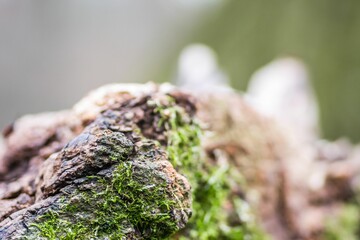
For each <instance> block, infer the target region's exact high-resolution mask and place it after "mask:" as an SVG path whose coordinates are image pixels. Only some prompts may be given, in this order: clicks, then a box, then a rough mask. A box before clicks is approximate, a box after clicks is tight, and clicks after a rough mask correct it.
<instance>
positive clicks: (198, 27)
mask: <svg viewBox="0 0 360 240" xmlns="http://www.w3.org/2000/svg"><path fill="white" fill-rule="evenodd" d="M359 13H360V1H358V0H342V1H338V0H319V1H313V0H273V1H269V0H234V1H229V0H228V1H226V0H222V1H221V0H196V1H194V0H173V1H166V0H152V1H148V0H137V1H134V0H102V1H96V0H75V1H74V0H63V1H55V0H50V1H49V0H48V1H31V0H21V1H13V0H0V128H3V127H4V126H5V125H6V124H9V123H11V122H12V121H14V120H15V119H16V118H18V117H20V116H22V115H24V114H26V113H36V112H42V111H55V110H60V109H64V108H69V107H71V106H72V105H73V104H74V103H75V102H76V101H78V100H79V99H80V98H81V97H83V95H84V94H86V93H87V92H88V91H90V90H92V89H94V88H96V87H98V86H101V85H103V84H106V83H113V82H147V81H155V82H167V81H172V80H173V79H174V78H176V74H177V61H178V57H179V55H180V53H181V50H182V49H183V48H184V47H185V46H187V45H188V44H190V43H194V42H195V43H203V44H206V45H208V46H209V47H211V48H212V49H213V50H214V52H215V53H216V54H217V56H218V64H219V65H220V68H221V70H222V72H223V73H224V74H225V75H227V77H228V78H229V80H230V84H231V86H232V87H234V88H236V89H238V90H240V91H241V90H242V91H244V90H245V89H246V87H247V85H248V81H249V79H250V78H251V76H252V74H253V73H254V72H255V71H256V70H257V69H259V68H260V67H262V66H264V65H266V64H268V63H269V62H271V61H272V60H274V59H275V58H278V57H283V56H294V57H297V58H298V59H301V60H302V61H303V62H304V63H305V64H306V66H307V67H308V70H309V74H310V79H311V83H312V85H313V87H314V89H315V93H316V96H317V99H318V101H319V106H320V118H321V127H322V133H323V136H324V137H326V138H329V139H336V138H339V137H342V136H346V137H348V138H350V139H351V140H352V141H355V142H358V141H359V140H360V124H359V123H360V107H359V106H358V104H359V103H360V93H359V92H360V14H359Z"/></svg>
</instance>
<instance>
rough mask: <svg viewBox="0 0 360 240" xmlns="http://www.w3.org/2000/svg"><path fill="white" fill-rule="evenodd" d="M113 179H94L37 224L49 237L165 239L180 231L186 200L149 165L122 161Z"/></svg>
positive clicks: (86, 182) (115, 170)
mask: <svg viewBox="0 0 360 240" xmlns="http://www.w3.org/2000/svg"><path fill="white" fill-rule="evenodd" d="M111 175H112V176H111V177H110V178H108V177H104V176H93V177H89V178H87V179H86V180H84V181H85V182H84V183H82V186H85V187H83V189H82V188H76V190H75V191H74V192H73V193H71V196H67V197H66V199H69V200H67V201H66V202H59V208H58V209H55V210H53V211H49V212H47V213H46V214H44V215H43V216H42V217H40V218H39V219H38V223H36V224H33V225H32V227H33V228H36V231H35V232H36V233H37V234H36V236H35V238H37V237H44V238H47V239H94V238H97V239H105V238H106V239H163V238H166V237H168V236H169V235H171V234H172V233H174V232H176V231H177V230H179V226H178V224H177V221H176V219H175V213H174V211H176V210H177V209H181V206H180V205H181V203H180V202H177V201H175V200H174V197H173V196H172V192H171V191H170V190H169V188H168V186H167V183H166V179H165V178H162V177H161V175H158V174H155V173H154V171H153V169H152V168H151V167H148V166H147V165H146V164H145V163H143V164H141V163H134V162H130V161H125V162H121V163H119V164H118V165H117V166H116V168H115V169H114V170H113V171H112V174H111Z"/></svg>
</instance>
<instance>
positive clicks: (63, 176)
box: [0, 84, 193, 239]
mask: <svg viewBox="0 0 360 240" xmlns="http://www.w3.org/2000/svg"><path fill="white" fill-rule="evenodd" d="M102 91H103V89H100V90H98V91H95V92H94V93H92V94H90V95H89V96H88V97H86V98H85V99H83V100H82V101H81V102H80V103H79V104H78V105H76V106H75V107H74V109H72V110H69V111H63V112H59V113H48V114H39V115H31V116H25V117H23V118H21V119H19V120H17V121H16V122H15V123H14V124H13V125H12V126H10V127H8V128H7V129H6V130H5V131H4V137H5V144H4V150H3V152H2V156H1V158H0V163H1V164H0V165H1V166H2V168H1V175H0V176H1V181H0V239H21V238H24V237H26V238H29V239H38V238H41V237H43V238H50V239H52V238H62V237H68V236H71V234H73V233H70V232H66V231H65V232H64V231H63V230H61V229H58V227H63V228H65V229H66V227H67V226H70V225H75V226H76V227H77V228H75V229H76V230H77V231H79V232H78V233H77V234H78V235H76V236H82V235H81V234H82V231H83V232H84V235H85V234H86V237H87V238H91V237H97V238H100V239H107V238H108V237H110V238H116V237H119V236H121V237H125V238H126V239H146V238H163V237H166V236H168V235H170V234H171V233H172V232H174V231H175V230H176V229H181V228H183V227H184V226H185V224H186V222H187V221H188V218H189V216H190V215H191V201H190V185H189V183H188V181H187V179H186V178H185V177H183V176H182V175H180V174H178V173H177V172H176V170H175V169H174V168H173V167H172V165H171V163H170V162H169V161H168V157H167V155H166V153H165V151H164V149H163V148H162V147H161V146H159V145H158V144H157V143H156V142H158V141H160V142H161V141H164V140H165V135H166V131H165V130H164V129H159V128H158V127H157V126H156V123H155V120H154V119H153V118H154V117H156V116H153V110H154V109H153V108H154V107H153V106H150V105H149V104H148V101H149V100H157V99H158V100H159V101H161V99H162V98H164V97H165V96H166V95H167V90H166V89H165V88H164V87H163V88H159V87H157V86H155V85H153V84H148V85H136V86H132V85H131V86H130V85H126V86H117V85H115V86H111V87H106V89H105V93H103V92H102ZM186 104H187V106H184V109H185V108H189V109H191V111H192V109H193V107H192V103H191V102H190V101H187V103H186ZM189 114H190V112H189ZM191 114H192V113H191ZM135 197H136V198H135ZM122 205H123V206H122ZM75 207H76V209H74V208H75ZM143 207H146V209H145V210H144V209H142V208H143ZM139 208H141V209H140V210H139ZM137 211H138V212H137ZM70 213H71V214H70ZM140 213H141V215H139V216H137V215H136V214H140ZM103 214H109V218H108V217H107V216H103ZM54 219H56V221H58V220H60V221H58V223H57V224H52V221H54ZM109 219H110V220H112V221H114V222H113V223H110V220H109ZM117 219H119V220H117ZM101 221H104V222H101ZM79 222H81V223H83V225H87V227H85V226H83V225H79V226H77V225H76V224H78V223H79ZM41 224H43V225H41ZM44 224H45V225H44ZM111 224H113V225H114V226H113V227H110V225H111ZM57 225H59V226H57ZM91 227H94V228H95V227H96V228H97V229H95V230H96V231H95V230H94V231H91V230H92V229H90V230H89V229H88V228H91ZM73 229H74V228H73ZM109 229H111V231H110V230H109ZM89 234H90V235H89ZM91 234H93V236H91Z"/></svg>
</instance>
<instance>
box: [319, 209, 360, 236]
mask: <svg viewBox="0 0 360 240" xmlns="http://www.w3.org/2000/svg"><path fill="white" fill-rule="evenodd" d="M359 226H360V212H359V205H358V204H355V203H349V204H347V205H345V206H343V207H342V209H341V211H340V213H339V214H338V216H336V217H334V218H331V219H329V220H328V221H327V222H326V226H325V232H324V239H326V240H343V239H346V240H357V239H359V230H360V229H359Z"/></svg>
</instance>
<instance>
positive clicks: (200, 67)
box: [176, 44, 232, 91]
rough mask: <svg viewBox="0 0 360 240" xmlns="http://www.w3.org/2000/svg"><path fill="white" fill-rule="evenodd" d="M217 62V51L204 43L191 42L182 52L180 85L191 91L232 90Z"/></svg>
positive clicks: (179, 70)
mask: <svg viewBox="0 0 360 240" xmlns="http://www.w3.org/2000/svg"><path fill="white" fill-rule="evenodd" d="M228 82H229V81H228V78H227V76H226V75H225V74H224V73H223V72H222V71H221V70H220V68H219V66H218V64H217V57H216V54H215V52H214V51H213V50H212V49H210V48H209V47H208V46H206V45H204V44H191V45H189V46H187V47H186V48H184V50H183V51H182V52H181V54H180V57H179V62H178V76H177V79H176V83H177V85H178V86H180V87H182V88H184V89H187V90H190V91H232V90H231V88H230V87H229V86H228Z"/></svg>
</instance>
